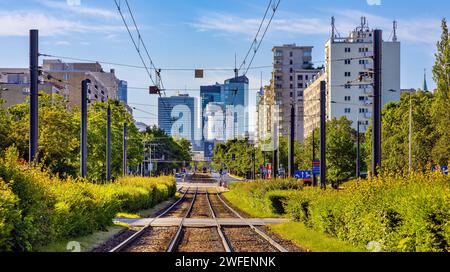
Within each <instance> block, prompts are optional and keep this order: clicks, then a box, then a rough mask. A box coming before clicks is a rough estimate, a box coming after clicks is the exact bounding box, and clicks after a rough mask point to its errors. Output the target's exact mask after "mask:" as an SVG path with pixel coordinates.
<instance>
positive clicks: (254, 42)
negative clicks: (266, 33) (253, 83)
mask: <svg viewBox="0 0 450 272" xmlns="http://www.w3.org/2000/svg"><path fill="white" fill-rule="evenodd" d="M271 4H272V0H270V1H269V4H268V5H267V9H266V12H265V13H264V17H263V19H262V20H261V23H260V24H259V28H258V31H257V32H256V35H255V38H254V39H253V40H252V44H251V45H250V48H249V49H248V52H247V54H246V55H245V58H244V60H243V61H242V63H241V65H240V66H239V69H238V71H240V70H241V69H242V67H243V66H244V65H245V63H246V61H247V58H248V56H249V55H250V52H251V51H252V48H254V46H255V45H256V44H257V39H258V36H259V33H260V32H261V28H262V26H263V25H264V22H265V21H266V17H267V14H268V13H269V9H270V5H271Z"/></svg>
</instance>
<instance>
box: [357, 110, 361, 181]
mask: <svg viewBox="0 0 450 272" xmlns="http://www.w3.org/2000/svg"><path fill="white" fill-rule="evenodd" d="M359 134H360V124H359V118H358V125H357V130H356V178H357V179H359V177H360V176H361V166H360V161H361V158H360V156H361V140H360V135H359Z"/></svg>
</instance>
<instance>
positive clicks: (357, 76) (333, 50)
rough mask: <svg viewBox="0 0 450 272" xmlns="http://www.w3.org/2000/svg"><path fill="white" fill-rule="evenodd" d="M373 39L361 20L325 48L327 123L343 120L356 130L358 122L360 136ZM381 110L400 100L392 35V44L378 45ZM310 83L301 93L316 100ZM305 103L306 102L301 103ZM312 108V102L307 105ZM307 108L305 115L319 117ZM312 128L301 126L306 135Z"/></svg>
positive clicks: (367, 107) (366, 115)
mask: <svg viewBox="0 0 450 272" xmlns="http://www.w3.org/2000/svg"><path fill="white" fill-rule="evenodd" d="M373 36H374V31H373V30H372V29H370V28H369V27H368V23H367V20H366V18H365V17H362V18H361V25H360V26H358V27H356V28H355V29H354V30H353V31H351V32H350V34H349V35H348V36H347V37H344V38H341V37H337V36H335V35H334V34H332V37H331V39H330V40H328V41H327V43H326V45H325V56H326V59H325V71H323V73H324V74H325V76H323V75H322V76H320V77H318V78H317V79H316V80H315V81H320V80H323V79H325V80H326V82H327V116H328V119H329V120H331V119H333V118H340V117H342V116H346V117H347V119H349V120H351V121H352V127H353V128H355V129H356V127H357V122H358V120H359V123H360V129H361V132H365V131H366V130H367V128H368V127H369V125H370V120H371V118H372V104H373V85H372V82H373V77H372V73H371V72H372V71H373ZM382 50H383V53H382V75H381V77H382V106H384V105H385V104H387V103H389V102H392V101H394V102H397V101H399V100H400V94H401V89H400V42H399V41H397V38H396V37H395V35H394V38H393V40H392V41H383V44H382ZM315 81H313V82H310V85H309V87H308V88H307V90H305V95H307V96H308V97H317V96H318V93H320V89H319V88H317V86H318V83H317V82H315ZM305 100H306V99H305ZM307 103H310V104H311V105H314V103H315V102H314V101H312V102H311V101H310V102H307ZM311 105H308V106H306V107H307V108H308V114H311V115H316V114H319V110H320V109H319V108H318V107H315V106H311ZM312 127H313V126H312V125H311V124H306V125H305V134H306V135H310V134H311V132H312V130H311V129H312Z"/></svg>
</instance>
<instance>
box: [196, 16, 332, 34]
mask: <svg viewBox="0 0 450 272" xmlns="http://www.w3.org/2000/svg"><path fill="white" fill-rule="evenodd" d="M297 17H298V16H297ZM267 22H268V21H266V23H267ZM260 23H261V19H260V18H242V17H238V16H234V15H230V14H220V13H209V14H207V15H205V16H202V17H201V18H200V19H199V20H198V21H197V22H195V23H192V24H191V26H193V27H194V28H196V29H197V30H198V31H214V30H216V31H220V32H222V33H228V34H245V35H248V36H253V35H255V33H256V32H257V31H258V27H259V24H260ZM269 31H274V32H285V33H286V32H288V33H294V34H324V33H328V32H329V24H328V22H327V21H325V20H323V19H319V18H283V19H274V20H273V21H272V24H271V26H270V29H269Z"/></svg>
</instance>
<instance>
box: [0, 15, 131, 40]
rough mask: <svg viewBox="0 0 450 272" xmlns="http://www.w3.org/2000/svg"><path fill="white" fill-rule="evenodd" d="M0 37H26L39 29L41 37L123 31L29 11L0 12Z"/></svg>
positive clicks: (113, 27) (121, 28)
mask: <svg viewBox="0 0 450 272" xmlns="http://www.w3.org/2000/svg"><path fill="white" fill-rule="evenodd" d="M0 25H1V26H2V27H0V36H27V35H28V33H29V30H30V29H39V32H40V35H41V36H58V35H65V34H68V33H71V32H78V33H87V32H96V33H111V32H121V31H123V27H122V26H116V25H98V24H96V25H88V24H85V23H81V22H78V21H71V20H66V19H60V18H57V17H54V16H51V15H46V14H43V13H39V12H31V11H9V12H0Z"/></svg>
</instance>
